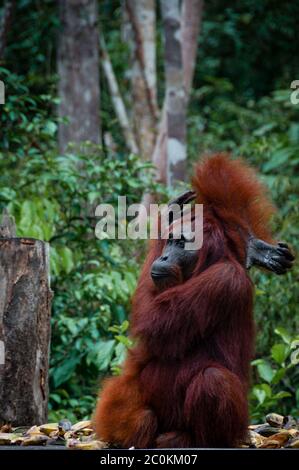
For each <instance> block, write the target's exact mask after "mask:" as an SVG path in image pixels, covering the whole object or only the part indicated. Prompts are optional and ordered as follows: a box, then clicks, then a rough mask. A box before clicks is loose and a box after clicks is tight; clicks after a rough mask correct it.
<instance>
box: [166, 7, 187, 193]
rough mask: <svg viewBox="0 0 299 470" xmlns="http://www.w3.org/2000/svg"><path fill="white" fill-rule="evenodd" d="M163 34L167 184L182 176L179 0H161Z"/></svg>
mask: <svg viewBox="0 0 299 470" xmlns="http://www.w3.org/2000/svg"><path fill="white" fill-rule="evenodd" d="M161 11H162V18H163V26H164V37H165V53H164V55H165V78H166V113H167V183H168V185H169V186H173V185H174V183H175V181H177V180H180V181H183V180H184V179H185V166H186V95H185V87H184V69H183V53H182V27H181V11H180V1H179V0H161Z"/></svg>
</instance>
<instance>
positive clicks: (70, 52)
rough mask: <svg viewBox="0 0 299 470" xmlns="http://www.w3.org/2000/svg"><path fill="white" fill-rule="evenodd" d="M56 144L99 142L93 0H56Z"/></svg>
mask: <svg viewBox="0 0 299 470" xmlns="http://www.w3.org/2000/svg"><path fill="white" fill-rule="evenodd" d="M59 7H60V21H61V29H60V36H59V45H58V75H59V85H58V91H59V98H60V104H59V106H58V114H59V117H60V118H65V117H67V118H68V120H69V122H68V123H67V124H65V123H61V124H60V125H59V147H60V151H61V152H64V151H65V149H66V147H67V145H68V143H69V142H75V143H80V142H83V141H87V140H88V141H91V142H93V143H96V144H99V143H100V140H101V139H100V117H99V111H100V83H99V32H98V7H97V1H96V0H59Z"/></svg>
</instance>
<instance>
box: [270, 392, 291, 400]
mask: <svg viewBox="0 0 299 470" xmlns="http://www.w3.org/2000/svg"><path fill="white" fill-rule="evenodd" d="M291 396H292V394H291V393H289V392H283V391H281V392H278V393H276V394H275V395H273V398H275V399H276V400H279V399H281V398H287V397H291Z"/></svg>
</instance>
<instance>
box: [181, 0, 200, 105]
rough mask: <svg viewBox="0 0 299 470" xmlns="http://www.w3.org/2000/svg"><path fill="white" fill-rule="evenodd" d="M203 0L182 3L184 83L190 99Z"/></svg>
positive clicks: (187, 97)
mask: <svg viewBox="0 0 299 470" xmlns="http://www.w3.org/2000/svg"><path fill="white" fill-rule="evenodd" d="M202 10H203V0H184V1H183V5H182V54H183V68H184V85H185V92H186V99H187V101H188V99H189V95H190V91H191V87H192V81H193V75H194V69H195V60H196V52H197V42H198V36H199V34H200V27H201V20H202Z"/></svg>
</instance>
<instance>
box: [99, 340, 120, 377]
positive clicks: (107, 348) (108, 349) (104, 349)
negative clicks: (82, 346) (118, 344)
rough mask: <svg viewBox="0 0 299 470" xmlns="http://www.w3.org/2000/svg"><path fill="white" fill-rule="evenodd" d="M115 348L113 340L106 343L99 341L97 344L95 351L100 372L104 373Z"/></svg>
mask: <svg viewBox="0 0 299 470" xmlns="http://www.w3.org/2000/svg"><path fill="white" fill-rule="evenodd" d="M114 348H115V340H114V339H110V340H107V341H104V340H102V341H100V342H99V343H98V344H97V347H96V350H97V356H96V359H97V364H98V367H99V370H100V372H105V371H107V370H108V368H109V364H110V361H111V358H112V355H113V352H114Z"/></svg>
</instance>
